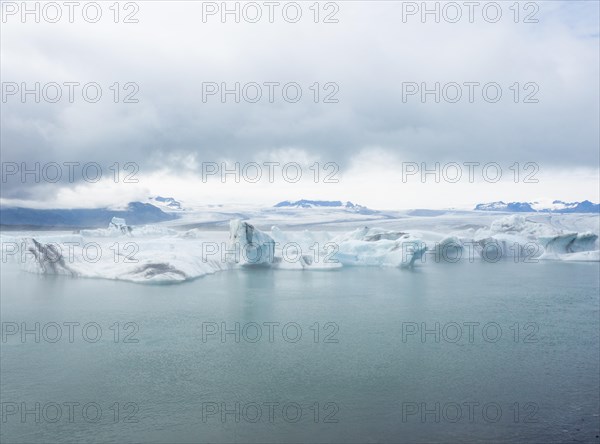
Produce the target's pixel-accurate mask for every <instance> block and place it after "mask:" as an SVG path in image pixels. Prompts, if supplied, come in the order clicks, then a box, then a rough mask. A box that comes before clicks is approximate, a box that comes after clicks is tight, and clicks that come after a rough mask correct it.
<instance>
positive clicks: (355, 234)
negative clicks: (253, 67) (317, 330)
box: [1, 215, 600, 283]
mask: <svg viewBox="0 0 600 444" xmlns="http://www.w3.org/2000/svg"><path fill="white" fill-rule="evenodd" d="M563 223H564V220H563V219H559V220H558V221H557V220H554V219H539V220H530V219H529V218H526V217H524V216H522V215H510V216H506V217H503V218H499V219H497V220H494V221H492V222H491V223H490V224H489V226H487V227H485V226H483V227H478V228H473V227H472V226H468V227H467V228H459V229H456V230H454V231H453V230H451V229H446V232H445V233H444V232H439V231H432V230H429V231H419V230H414V229H398V230H391V229H383V228H373V227H362V228H358V229H355V230H352V231H349V232H343V233H339V232H338V233H336V234H330V233H328V232H326V231H309V230H304V231H285V232H284V231H282V230H280V229H279V228H277V227H272V228H271V230H270V231H262V230H260V229H258V228H256V226H255V225H253V224H251V223H250V222H248V221H243V220H240V219H235V220H232V221H230V226H229V236H228V238H227V237H226V234H225V233H219V232H211V231H201V230H199V229H192V230H188V231H185V232H183V231H175V230H173V229H170V228H167V227H163V226H160V225H158V226H153V225H147V226H142V227H135V226H134V227H131V226H128V225H127V223H126V221H125V220H123V219H119V218H114V219H113V220H112V221H111V223H110V225H109V227H108V228H106V229H101V230H82V231H81V232H80V233H79V234H71V235H68V234H53V233H47V232H46V233H41V234H40V235H38V236H32V235H31V234H28V235H25V236H8V235H4V234H3V235H2V237H1V240H2V261H3V262H4V263H6V262H17V263H21V264H22V266H23V268H24V269H25V270H27V271H31V272H35V273H40V274H61V275H67V276H79V277H91V278H105V279H118V280H126V281H131V282H142V283H171V282H182V281H186V280H190V279H194V278H198V277H201V276H204V275H207V274H211V273H215V272H218V271H222V270H227V269H231V268H235V267H252V266H262V267H272V268H275V269H295V270H333V269H337V268H340V267H344V266H377V267H397V268H411V267H415V266H427V265H428V263H429V262H440V261H443V262H456V261H458V260H460V259H461V258H462V259H466V258H467V257H469V260H470V259H472V258H473V257H474V258H480V259H481V260H487V261H491V262H496V261H497V260H499V259H500V258H504V259H507V258H518V259H520V260H521V261H522V262H531V261H532V260H536V261H537V260H562V261H599V260H600V254H599V251H598V250H599V248H598V235H597V234H596V233H593V232H591V231H581V232H575V231H571V230H572V228H573V226H571V225H569V227H568V228H564V227H563ZM400 224H402V221H398V225H400ZM455 226H456V225H455ZM459 226H463V225H459ZM584 226H589V225H585V224H584ZM448 231H449V232H448ZM219 236H220V238H221V240H222V241H223V242H221V243H219V242H217V241H218V240H219Z"/></svg>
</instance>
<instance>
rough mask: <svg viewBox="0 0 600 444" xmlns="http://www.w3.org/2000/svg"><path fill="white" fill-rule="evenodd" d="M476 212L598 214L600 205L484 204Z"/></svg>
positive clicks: (557, 202)
mask: <svg viewBox="0 0 600 444" xmlns="http://www.w3.org/2000/svg"><path fill="white" fill-rule="evenodd" d="M475 210H476V211H505V212H510V213H536V212H540V213H598V212H600V205H599V204H595V203H592V202H590V201H589V200H584V201H583V202H563V201H561V200H555V201H553V202H552V204H544V203H540V202H508V203H505V202H503V201H498V202H490V203H482V204H478V205H477V206H475Z"/></svg>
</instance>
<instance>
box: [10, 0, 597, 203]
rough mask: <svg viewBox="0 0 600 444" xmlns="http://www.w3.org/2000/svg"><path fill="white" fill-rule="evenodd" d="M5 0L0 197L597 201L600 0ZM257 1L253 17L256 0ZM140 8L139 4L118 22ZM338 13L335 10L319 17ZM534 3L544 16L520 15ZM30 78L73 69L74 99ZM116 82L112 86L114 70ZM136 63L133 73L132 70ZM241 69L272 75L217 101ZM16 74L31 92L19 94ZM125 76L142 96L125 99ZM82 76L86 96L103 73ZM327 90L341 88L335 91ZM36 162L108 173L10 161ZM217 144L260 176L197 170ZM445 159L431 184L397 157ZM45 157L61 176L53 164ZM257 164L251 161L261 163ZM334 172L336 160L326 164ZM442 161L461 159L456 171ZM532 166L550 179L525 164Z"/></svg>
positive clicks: (42, 79)
mask: <svg viewBox="0 0 600 444" xmlns="http://www.w3.org/2000/svg"><path fill="white" fill-rule="evenodd" d="M1 3H2V10H3V17H2V19H3V22H2V23H1V24H0V26H1V36H0V37H1V38H0V41H1V53H2V63H1V77H2V88H3V89H2V90H3V97H2V105H1V111H2V116H1V126H2V136H1V157H2V163H3V175H4V176H3V183H2V184H1V186H2V190H1V194H0V196H1V203H2V204H5V205H22V206H36V207H75V206H77V207H81V206H98V205H121V204H123V203H126V202H128V201H130V200H141V199H145V198H147V197H148V196H150V195H157V194H158V195H172V196H173V197H176V198H179V199H182V200H184V201H188V202H195V203H207V204H215V203H228V202H237V203H256V204H265V205H272V204H273V203H275V202H278V201H280V200H287V199H299V198H308V199H336V200H337V199H340V200H352V201H356V202H358V203H361V204H364V205H367V206H370V207H373V208H382V209H383V208H386V209H394V208H416V207H418V208H444V207H461V208H466V207H471V206H472V205H474V204H475V203H478V202H487V201H494V200H505V201H508V200H510V201H512V200H519V201H534V200H547V199H561V200H566V201H572V200H583V199H591V200H594V201H596V202H597V201H598V200H599V187H598V180H599V161H600V160H599V151H600V141H599V131H600V129H599V120H600V113H599V98H600V96H599V81H598V79H599V77H600V72H599V53H600V51H599V29H598V26H599V25H598V23H599V3H598V2H596V1H584V2H577V1H569V2H557V1H552V2H535V3H532V2H529V5H530V6H526V5H525V4H526V3H527V2H523V3H522V4H521V5H520V8H519V11H518V12H519V16H518V17H516V16H515V10H513V9H510V6H511V5H512V3H513V2H499V3H498V4H499V5H500V7H501V9H500V10H501V12H502V17H501V18H500V19H499V20H498V21H497V22H496V23H491V21H494V15H495V13H496V9H495V8H494V7H492V8H488V9H486V11H487V16H485V17H484V13H483V11H482V9H483V5H486V4H487V3H490V2H480V5H481V6H479V7H477V8H475V10H474V11H473V16H472V21H473V23H470V18H469V9H468V7H467V6H465V5H464V2H457V3H455V5H458V6H459V7H460V8H461V12H462V17H461V19H459V20H458V21H457V22H456V23H448V21H446V20H444V16H443V15H441V17H440V23H436V22H435V17H434V16H433V15H428V16H426V17H425V18H426V22H425V23H423V22H422V19H421V15H420V12H419V11H418V12H416V13H415V14H414V15H408V13H409V12H411V8H412V6H413V4H408V3H410V2H408V3H407V2H404V4H403V2H392V1H386V2H360V1H356V2H337V3H335V4H334V3H330V4H326V2H322V3H321V4H320V8H319V17H318V21H319V23H315V22H314V19H315V10H314V9H309V8H310V6H311V5H312V3H313V2H305V3H301V4H300V9H301V11H302V17H301V18H300V19H299V20H298V21H297V22H296V23H290V22H289V21H293V20H294V16H295V13H296V9H295V7H293V6H292V7H288V9H286V11H287V15H286V16H285V17H284V16H283V12H282V10H283V5H286V4H287V3H289V2H280V5H279V6H277V7H275V9H274V15H273V21H274V23H270V22H269V17H268V12H269V9H268V6H266V5H265V4H264V2H257V5H258V6H259V7H260V9H261V11H262V14H263V15H262V17H261V19H260V20H258V22H257V23H248V22H247V21H245V20H244V15H242V16H241V20H240V23H236V22H235V17H234V16H233V15H228V16H226V23H222V20H221V16H220V14H219V13H218V12H217V13H216V14H214V15H206V14H205V15H203V7H204V11H205V12H210V10H211V8H212V4H211V5H209V4H208V3H207V2H204V5H203V3H202V2H191V1H186V2H168V3H167V2H155V1H152V2H137V3H135V4H133V3H132V4H130V5H129V6H126V5H125V4H124V3H122V4H121V10H120V11H119V17H118V21H119V23H114V18H115V17H114V10H110V9H109V5H110V3H104V4H102V6H101V10H102V17H101V18H100V20H99V21H98V22H96V23H88V22H87V21H86V20H85V19H84V17H83V15H82V11H81V8H82V6H83V5H85V4H86V2H81V3H80V5H82V6H81V8H80V9H75V11H74V16H73V21H74V23H69V18H68V9H67V7H66V6H64V5H63V3H62V2H58V4H59V5H63V6H62V7H61V10H62V14H63V15H62V17H61V19H60V20H58V22H57V23H48V22H47V21H46V20H45V19H48V18H49V19H51V20H52V19H53V17H54V16H55V11H54V10H52V9H51V8H48V9H46V10H45V15H44V14H43V11H42V12H41V17H40V23H35V17H34V16H32V15H28V16H26V17H25V18H26V23H22V16H21V11H16V13H15V14H14V15H13V12H14V7H15V5H16V7H18V8H20V7H21V2H16V3H13V2H5V1H3V2H1ZM111 3H112V2H111ZM33 4H34V3H31V4H30V5H33ZM435 4H436V2H430V3H429V5H431V8H434V7H435ZM214 5H216V6H217V7H220V5H221V2H218V3H215V4H214ZM241 5H242V6H243V3H241ZM414 5H416V6H417V7H420V6H421V2H417V3H414ZM439 5H440V6H439V7H440V12H443V11H445V13H446V16H447V17H446V18H448V19H449V20H452V19H453V18H454V17H455V12H456V9H451V8H450V7H446V8H445V9H443V8H444V6H445V5H444V3H440V4H439ZM531 5H534V6H531ZM31 7H32V8H33V6H31ZM229 7H230V8H232V9H233V8H235V2H229ZM94 12H95V11H94V10H93V8H92V9H87V14H88V15H87V17H88V18H91V19H93V17H94ZM245 12H246V17H247V18H249V19H252V18H253V17H254V16H255V13H256V8H254V6H252V7H247V9H245ZM130 13H133V15H131V16H130V17H129V19H136V20H138V22H137V23H123V21H124V20H125V19H126V17H127V16H128V14H130ZM326 17H328V19H329V20H330V21H331V20H337V23H324V21H325V20H326ZM286 18H287V19H288V20H286ZM486 18H487V20H486ZM515 18H516V19H517V21H518V23H515ZM203 19H204V20H203ZM532 20H537V23H524V22H525V21H532ZM205 22H206V23H205ZM35 82H39V83H40V85H41V87H43V86H44V85H47V84H49V83H51V82H56V83H58V84H59V85H62V97H61V99H60V100H58V102H57V103H50V102H49V101H48V100H46V98H50V99H52V98H53V97H54V95H55V92H54V90H53V89H52V87H48V88H46V89H45V93H46V96H47V97H46V98H45V97H44V95H43V94H41V95H40V103H36V102H35V95H34V94H28V95H26V96H25V99H26V100H25V103H22V102H23V100H22V96H21V91H20V89H22V86H23V84H25V86H27V87H28V88H30V89H33V88H34V84H35ZM65 82H78V83H79V84H80V85H84V84H87V83H90V82H96V83H97V84H98V85H100V87H101V88H102V97H101V98H100V100H99V101H98V102H96V103H89V102H88V101H86V100H84V98H83V96H82V87H81V86H75V87H74V96H73V103H69V100H68V92H69V91H68V87H67V86H65V85H64V83H65ZM115 82H118V83H119V88H118V89H119V97H118V102H119V103H114V87H113V89H111V85H114V84H115ZM128 82H131V83H134V84H135V85H137V86H135V85H129V86H128V87H127V88H125V87H124V85H125V84H126V83H128ZM236 82H239V83H240V85H241V86H243V85H247V84H250V83H253V82H255V83H257V84H259V85H261V89H262V98H261V99H260V100H258V101H257V102H256V103H250V102H249V101H248V100H244V96H243V95H241V97H240V103H236V102H235V100H234V94H229V95H227V96H226V97H225V99H226V103H222V99H221V95H220V94H219V92H217V93H216V94H213V95H205V97H203V91H204V93H207V92H210V88H211V86H207V85H208V84H209V83H211V85H212V86H214V84H216V85H217V86H218V87H219V88H220V87H221V85H222V84H223V83H225V84H226V85H227V86H228V87H229V88H234V85H235V83H236ZM268 82H278V83H279V86H273V87H272V88H273V93H274V95H273V101H272V102H273V103H270V101H269V97H268V95H269V87H268V86H265V85H264V84H265V83H268ZM291 82H295V83H296V84H297V85H298V86H299V87H300V88H301V91H302V97H301V98H300V99H299V100H298V101H297V102H296V103H291V102H292V99H293V98H294V95H295V89H293V88H292V89H288V90H287V91H288V95H287V96H286V98H287V99H288V100H286V98H284V97H283V93H282V85H284V84H288V83H291ZM316 82H318V87H315V86H314V84H315V83H316ZM436 82H439V83H440V88H443V87H444V85H447V84H449V83H452V82H454V83H456V84H459V85H461V89H462V97H461V99H459V100H458V101H457V102H456V103H450V102H451V101H452V100H454V98H455V97H456V88H454V87H452V86H448V87H447V88H445V89H444V90H443V92H445V95H441V97H440V103H436V102H435V100H434V99H435V97H434V94H428V95H427V96H425V99H426V103H422V97H421V94H420V92H415V91H414V89H412V90H411V88H413V87H414V86H415V85H416V86H417V87H419V88H421V87H422V86H423V84H425V85H426V86H427V87H428V88H434V85H435V83H436ZM466 82H477V83H479V84H480V86H473V88H474V89H473V100H472V102H473V103H470V101H469V97H468V96H469V89H468V87H467V86H465V85H464V84H465V83H466ZM489 83H495V84H497V85H498V86H499V87H500V88H501V91H502V97H501V98H500V99H499V100H498V101H497V102H496V103H491V101H492V99H493V98H494V97H493V96H494V95H495V92H494V91H495V89H491V90H487V92H488V94H487V96H486V97H484V95H483V92H482V86H483V85H485V84H489ZM15 84H16V85H17V87H18V88H19V91H16V92H15V93H14V94H13V92H14V89H13V87H14V85H15ZM326 84H327V85H326ZM515 84H517V85H516V86H515ZM494 88H495V87H494ZM315 89H318V91H319V94H318V98H317V101H318V102H319V103H315V100H314V99H315ZM90 91H91V92H90ZM516 91H518V96H517V95H516V94H517V93H516ZM131 92H135V94H134V95H133V96H131V98H134V99H137V103H123V102H124V101H125V97H126V96H127V94H128V93H131ZM244 92H245V93H246V98H247V99H249V100H251V99H253V98H254V97H255V95H256V88H255V87H253V86H251V85H250V86H248V87H247V88H246V89H245V90H244ZM88 93H89V95H88V98H93V95H94V94H93V93H94V91H93V90H88ZM403 93H404V94H403ZM409 93H414V94H409ZM326 97H329V101H332V100H331V99H334V100H333V101H334V102H335V101H337V103H324V102H325V101H326V100H325V98H326ZM486 99H487V100H486ZM515 99H516V101H517V102H518V103H515ZM536 101H537V103H536ZM525 102H533V103H525ZM36 162H39V163H40V165H41V166H44V165H47V164H49V163H51V162H56V163H58V164H63V163H64V162H79V163H81V164H85V163H86V162H97V163H98V164H99V165H100V166H101V168H102V172H103V178H102V179H101V180H100V181H99V182H96V183H91V182H90V181H86V180H83V179H82V171H81V169H80V168H79V167H73V168H74V170H73V172H74V176H73V181H72V182H73V183H68V182H69V180H68V178H67V176H68V172H69V170H68V168H67V167H66V166H63V168H62V174H63V176H62V179H61V180H60V181H58V182H57V183H47V181H44V180H43V177H41V178H40V179H41V180H40V183H36V181H35V177H34V176H33V175H29V176H27V177H26V178H25V180H24V181H23V180H22V178H21V176H20V174H19V173H20V172H17V173H16V174H12V168H13V166H14V165H15V164H17V165H18V166H19V168H21V164H23V163H24V164H25V165H26V166H27V167H28V168H34V164H35V163H36ZM127 162H133V163H135V165H136V168H139V170H136V171H134V170H133V169H132V168H133V167H132V166H131V165H129V166H128V171H134V172H135V174H134V175H133V176H132V177H133V178H135V179H138V182H137V183H124V176H125V175H126V174H127V171H124V170H123V167H124V165H125V163H127ZM212 162H216V163H217V164H218V165H219V167H220V166H221V164H222V162H227V163H228V164H229V165H230V168H233V165H234V164H235V162H239V163H240V164H241V165H242V166H243V164H244V163H247V162H257V163H258V164H259V165H262V173H263V179H261V180H260V181H258V182H257V183H248V181H247V180H244V176H242V177H241V180H240V182H241V183H235V180H234V177H233V175H228V176H227V177H225V183H223V180H221V175H220V174H219V173H217V174H214V175H212V176H210V178H208V179H207V180H203V178H202V169H203V167H204V168H205V171H206V168H207V165H208V164H209V163H210V165H213V164H212ZM264 162H279V163H280V164H281V166H283V165H284V164H287V163H291V162H296V163H298V164H299V165H300V166H301V171H302V179H300V180H299V181H298V182H296V183H291V181H286V180H284V178H283V174H284V171H283V170H282V168H281V167H278V166H274V167H273V170H272V171H271V172H272V173H274V183H269V181H268V180H266V178H265V176H266V174H267V173H268V172H269V171H268V167H267V166H264ZM315 162H319V169H320V175H319V177H318V180H317V183H315V176H314V175H315V166H314V165H315ZM436 162H439V163H440V166H441V167H443V165H445V164H447V163H450V162H456V163H458V164H460V165H463V166H462V169H463V171H462V173H463V175H462V177H461V179H460V180H458V181H457V183H448V181H447V180H446V181H445V180H444V177H443V176H442V177H441V178H440V183H435V180H434V176H433V175H428V176H426V179H427V180H426V183H422V180H421V176H420V174H418V173H417V174H412V175H405V177H404V181H403V177H402V176H403V175H402V171H403V168H404V171H405V172H410V171H409V170H410V168H412V166H414V164H413V163H416V164H417V165H419V168H420V167H421V164H422V163H425V164H426V166H427V167H428V168H430V169H433V168H434V165H435V163H436ZM464 162H479V163H480V164H481V165H484V164H486V163H492V162H494V163H495V164H497V165H499V166H500V167H501V168H502V178H501V179H500V180H499V181H498V182H495V183H490V182H487V181H486V180H485V178H484V177H483V171H482V168H481V166H474V167H473V168H474V169H473V173H474V177H473V181H471V180H469V177H468V174H469V170H468V167H465V166H464ZM515 162H518V167H516V166H515ZM528 162H531V164H527V167H525V164H526V163H528ZM115 163H119V167H120V169H121V175H120V176H119V183H114V167H113V168H112V169H110V167H111V165H114V164H115ZM327 163H331V165H329V166H328V167H327V169H325V164H327ZM534 164H535V165H534ZM332 165H333V166H332ZM311 166H312V168H311ZM209 168H210V167H209ZM516 169H518V170H519V173H520V174H519V176H518V178H517V182H518V183H515V170H516ZM45 172H46V173H47V174H48V175H50V176H51V177H54V172H53V171H52V170H51V169H47V170H46V171H45ZM492 172H493V171H492ZM88 173H89V171H88ZM246 173H247V175H249V176H251V178H254V176H255V171H254V170H252V169H247V170H246ZM287 173H288V174H290V173H293V171H292V170H287ZM328 173H332V174H333V175H332V176H331V177H330V178H329V179H330V180H329V181H325V177H326V176H327V174H328ZM446 173H447V176H448V177H450V176H451V177H452V178H455V172H454V170H451V169H447V170H446ZM487 173H488V176H487V177H488V178H489V176H494V174H491V173H490V171H489V170H488V171H487ZM528 174H531V175H530V176H528ZM292 176H293V174H292ZM286 177H287V178H288V179H289V176H286ZM331 179H337V181H338V182H337V183H330V182H331ZM526 179H528V180H527V181H526ZM531 179H537V180H538V182H537V183H527V182H530V181H531ZM129 182H130V181H129ZM471 182H473V183H471Z"/></svg>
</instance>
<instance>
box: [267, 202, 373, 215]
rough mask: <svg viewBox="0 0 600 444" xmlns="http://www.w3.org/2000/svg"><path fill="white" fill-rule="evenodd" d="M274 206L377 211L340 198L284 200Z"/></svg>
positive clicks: (359, 211)
mask: <svg viewBox="0 0 600 444" xmlns="http://www.w3.org/2000/svg"><path fill="white" fill-rule="evenodd" d="M274 208H335V209H341V210H346V211H351V212H353V213H359V214H375V213H377V211H375V210H371V209H369V208H367V207H364V206H362V205H358V204H353V203H352V202H349V201H348V202H342V201H341V200H307V199H301V200H296V201H289V200H284V201H283V202H279V203H277V204H275V205H274Z"/></svg>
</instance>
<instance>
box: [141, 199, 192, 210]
mask: <svg viewBox="0 0 600 444" xmlns="http://www.w3.org/2000/svg"><path fill="white" fill-rule="evenodd" d="M148 200H149V201H150V203H151V204H152V205H155V206H157V207H159V208H162V209H165V210H171V211H172V210H183V207H182V205H181V202H179V201H177V200H175V199H174V198H173V197H162V196H154V197H149V198H148Z"/></svg>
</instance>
